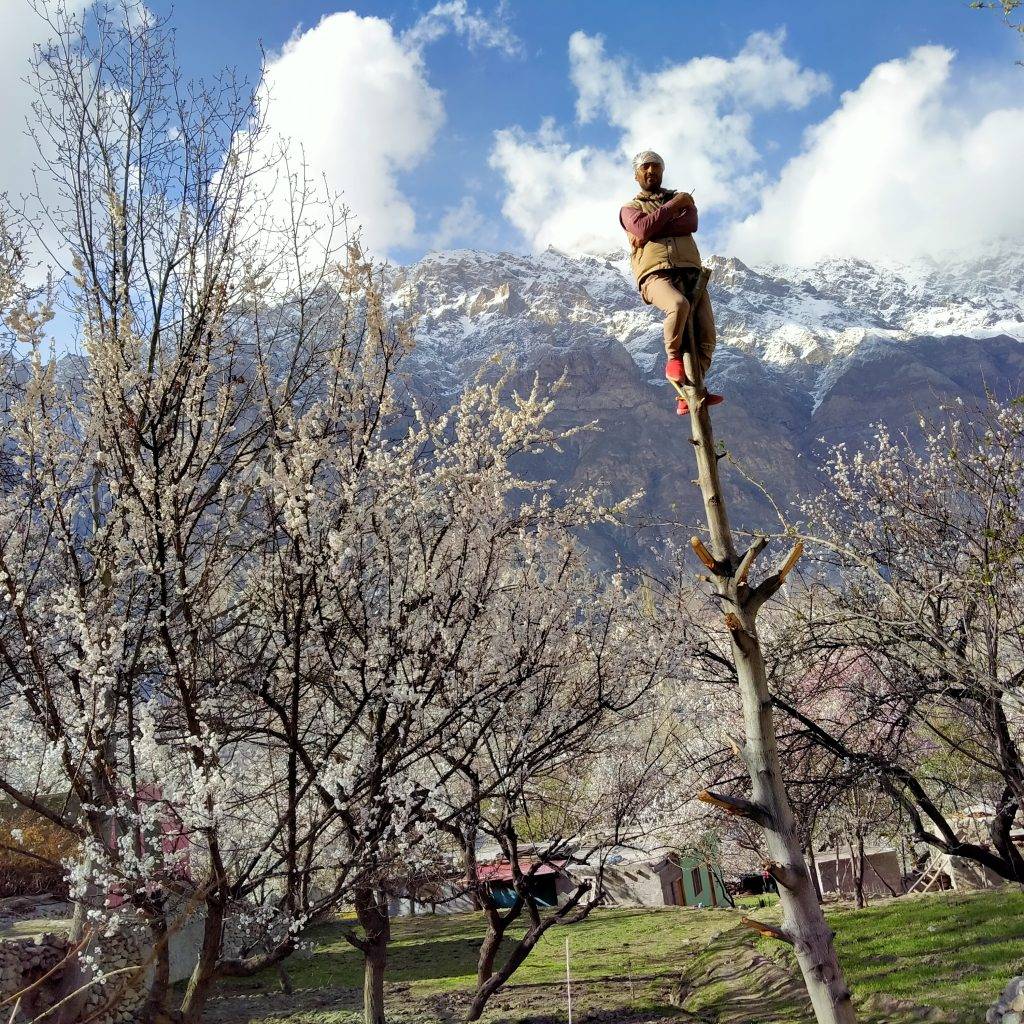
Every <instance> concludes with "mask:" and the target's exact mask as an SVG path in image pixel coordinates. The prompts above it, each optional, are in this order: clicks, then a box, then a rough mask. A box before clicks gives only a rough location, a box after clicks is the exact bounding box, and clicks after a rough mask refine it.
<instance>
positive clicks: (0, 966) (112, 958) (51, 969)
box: [0, 932, 145, 1024]
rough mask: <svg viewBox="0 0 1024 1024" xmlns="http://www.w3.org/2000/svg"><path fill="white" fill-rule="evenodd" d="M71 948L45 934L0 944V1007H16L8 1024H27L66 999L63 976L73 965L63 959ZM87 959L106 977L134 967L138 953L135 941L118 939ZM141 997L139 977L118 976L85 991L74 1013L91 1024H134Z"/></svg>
mask: <svg viewBox="0 0 1024 1024" xmlns="http://www.w3.org/2000/svg"><path fill="white" fill-rule="evenodd" d="M71 948H72V947H71V943H70V941H69V939H68V937H67V936H66V935H62V934H52V933H49V932H44V933H42V934H40V935H36V936H31V937H25V938H7V939H3V940H0V1001H3V1002H4V1003H5V1004H6V1005H8V1006H11V1005H14V1004H15V1003H16V1004H17V1014H16V1016H14V1017H11V1018H10V1019H11V1021H12V1022H18V1021H30V1020H33V1019H35V1018H36V1017H38V1016H40V1015H41V1014H43V1013H45V1011H46V1010H48V1009H49V1008H51V1007H53V1006H55V1005H56V1004H57V1003H58V1002H60V1001H61V1000H62V999H63V998H64V997H65V996H66V995H68V994H69V985H68V982H69V981H70V980H71V976H70V975H67V973H66V972H67V971H68V969H69V965H73V964H74V962H75V959H74V957H69V955H68V954H69V952H70V951H71ZM93 955H94V956H95V959H96V963H97V966H98V968H99V970H100V972H101V973H103V974H107V973H109V972H112V971H116V970H118V969H119V968H124V967H132V966H135V965H137V964H139V963H140V962H141V959H142V956H143V953H142V947H141V944H140V942H139V941H138V940H137V939H136V938H134V937H132V936H130V935H124V934H118V935H116V936H114V937H113V938H106V939H104V940H103V943H102V947H100V948H97V949H96V950H94V951H93ZM143 973H144V972H143ZM84 980H87V979H83V981H84ZM76 984H77V983H74V984H72V985H71V986H70V988H71V989H73V988H74V987H75V986H76ZM144 996H145V993H144V978H143V977H142V976H141V974H140V972H124V973H120V974H117V975H114V976H112V977H109V978H107V979H106V981H98V982H96V983H94V984H92V985H90V986H89V988H88V990H87V992H86V993H85V995H84V998H83V1000H82V1005H81V1007H80V1009H79V1013H80V1015H81V1016H82V1017H83V1018H86V1019H89V1020H90V1021H95V1024H137V1022H139V1021H140V1019H141V1010H142V1003H143V999H144Z"/></svg>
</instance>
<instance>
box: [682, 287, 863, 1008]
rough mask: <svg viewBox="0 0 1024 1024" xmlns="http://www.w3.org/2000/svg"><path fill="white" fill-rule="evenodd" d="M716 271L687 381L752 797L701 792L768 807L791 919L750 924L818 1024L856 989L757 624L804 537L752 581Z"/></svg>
mask: <svg viewBox="0 0 1024 1024" xmlns="http://www.w3.org/2000/svg"><path fill="white" fill-rule="evenodd" d="M710 276H711V272H710V271H709V270H708V269H707V268H706V267H705V268H702V269H701V272H700V275H699V277H698V280H697V285H696V288H695V289H694V294H693V298H692V301H691V303H690V316H689V318H688V319H687V323H686V340H687V349H688V351H687V353H686V355H687V361H688V363H689V365H688V366H687V368H686V370H687V383H686V384H685V385H684V387H685V394H686V400H687V403H688V404H689V406H690V432H691V437H690V441H691V443H692V444H693V451H694V455H695V456H696V459H697V478H698V484H699V486H700V490H701V496H702V498H703V500H704V513H705V517H706V519H707V525H708V534H709V536H710V540H711V548H710V551H708V549H707V547H706V546H705V545H704V544H703V543H702V542H701V543H700V544H699V548H698V544H693V547H694V550H695V551H696V552H697V554H698V556H699V557H700V559H701V561H702V562H703V563H704V564H705V565H706V566H707V567H708V568H709V569H711V570H712V571H713V572H714V574H715V579H714V580H713V582H714V585H715V588H716V590H717V593H718V596H719V597H720V598H721V599H722V600H723V601H724V603H725V609H724V610H725V611H726V613H727V626H728V629H729V636H730V639H731V643H732V656H733V664H734V665H735V667H736V676H737V680H738V683H739V687H740V696H741V699H742V702H743V720H744V729H745V734H746V736H745V742H744V747H743V753H744V760H745V761H746V764H747V768H748V771H749V773H750V782H751V799H750V800H749V801H742V802H741V801H737V800H735V799H734V798H731V797H730V798H728V799H727V798H724V797H720V796H718V795H716V794H711V793H705V794H702V795H701V799H704V800H706V801H707V802H710V803H714V804H716V805H718V806H723V807H724V809H726V810H729V811H731V813H746V815H747V816H748V817H753V815H752V814H751V813H750V812H751V811H754V812H758V813H757V818H758V819H760V820H759V824H760V825H761V828H762V829H763V831H764V837H765V844H766V846H767V848H768V855H769V858H770V860H771V862H772V863H773V864H776V865H786V866H787V869H786V870H785V871H783V872H780V874H781V875H783V877H782V878H780V879H779V880H780V882H781V885H780V889H779V899H780V902H781V905H782V910H783V920H782V927H781V928H775V927H773V926H769V925H765V924H763V923H762V922H750V924H751V926H752V927H755V928H757V929H758V930H759V931H761V933H762V934H771V935H772V937H773V938H779V939H782V940H784V941H786V942H791V943H792V944H793V948H794V951H795V953H796V958H797V961H798V963H799V964H800V971H801V973H802V974H803V978H804V984H805V985H806V987H807V994H808V995H809V997H810V1000H811V1005H812V1007H813V1009H814V1015H815V1018H816V1020H817V1021H818V1024H855V1022H856V1015H855V1014H854V1010H853V1004H852V1003H851V1000H850V990H849V988H848V986H847V984H846V979H845V978H844V976H843V971H842V968H841V967H840V966H839V961H838V958H837V957H836V952H835V946H834V944H833V941H832V931H831V929H830V928H829V926H828V923H827V922H826V920H825V915H824V913H823V912H822V909H821V906H820V905H819V903H818V900H817V896H816V895H815V892H814V888H813V885H812V883H811V879H810V875H809V873H808V871H807V866H806V864H805V862H804V859H803V851H802V848H801V846H800V840H799V837H798V836H797V831H796V825H795V821H794V818H793V810H792V807H791V806H790V803H789V798H788V796H787V794H786V789H785V786H784V785H783V782H782V772H781V767H780V764H779V752H778V744H777V742H776V738H775V723H774V720H773V716H772V701H771V695H770V693H769V690H768V680H767V675H766V672H765V665H764V656H763V653H762V651H761V642H760V639H759V638H758V635H757V628H756V624H755V618H756V615H757V610H758V608H759V607H760V606H761V605H762V604H763V603H764V602H765V601H766V600H767V599H768V598H769V597H770V596H771V595H772V594H774V593H775V592H776V591H778V589H779V588H780V587H781V586H782V584H783V583H784V582H785V579H786V576H787V575H788V574H789V573H790V572H791V571H792V569H793V567H794V566H795V565H796V562H797V560H798V559H799V557H800V554H801V547H800V545H799V544H798V545H796V546H795V547H794V548H793V550H792V551H790V552H789V554H788V556H787V557H786V558H785V560H784V561H783V563H782V565H781V566H780V567H779V569H778V571H777V572H775V573H774V574H773V575H772V576H770V577H769V578H768V579H767V580H765V581H764V582H763V583H762V584H760V586H759V587H757V588H755V589H753V590H751V589H750V588H749V587H748V585H747V581H746V577H747V574H748V573H749V571H750V569H751V567H752V566H753V563H754V561H755V559H756V558H757V556H758V555H759V554H760V553H761V551H762V550H763V549H764V547H765V544H766V543H767V542H766V541H764V538H758V539H757V540H756V541H755V542H754V544H753V545H752V546H751V548H750V549H749V550H748V551H747V552H746V553H745V554H744V555H743V557H742V558H740V557H739V555H738V553H737V551H736V547H735V544H734V541H733V536H732V529H731V527H730V526H729V517H728V512H727V509H726V505H725V499H724V498H723V496H722V489H721V483H720V480H719V476H718V462H719V460H718V458H717V457H716V454H715V437H714V432H713V430H712V427H711V416H710V414H709V412H708V408H707V405H706V403H705V400H704V374H703V372H702V370H701V366H700V360H699V358H698V353H697V349H696V343H695V338H694V330H693V310H694V308H695V307H696V306H697V305H698V304H699V302H700V300H701V298H702V296H703V294H704V292H705V290H706V288H707V283H708V279H709V278H710ZM700 549H703V550H700ZM705 554H707V555H710V556H711V557H710V561H711V563H712V564H711V565H708V560H707V559H705V557H704V556H705ZM741 805H742V810H741V809H740V807H741ZM755 820H757V819H755Z"/></svg>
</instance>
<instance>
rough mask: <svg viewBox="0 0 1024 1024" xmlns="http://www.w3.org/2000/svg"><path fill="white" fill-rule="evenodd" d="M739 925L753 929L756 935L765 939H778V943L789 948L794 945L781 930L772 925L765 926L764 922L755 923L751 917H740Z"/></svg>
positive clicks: (787, 933) (791, 939)
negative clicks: (786, 944)
mask: <svg viewBox="0 0 1024 1024" xmlns="http://www.w3.org/2000/svg"><path fill="white" fill-rule="evenodd" d="M740 924H743V925H746V926H747V927H748V928H753V929H754V931H755V932H757V933H758V935H761V936H763V937H764V938H766V939H778V940H779V942H787V943H789V945H791V946H794V945H796V943H795V942H794V941H793V937H792V936H791V935H790V934H789V932H787V931H784V930H783V929H782V928H776V927H775V925H773V924H767V923H766V922H764V921H755V920H754V918H752V917H741V918H740Z"/></svg>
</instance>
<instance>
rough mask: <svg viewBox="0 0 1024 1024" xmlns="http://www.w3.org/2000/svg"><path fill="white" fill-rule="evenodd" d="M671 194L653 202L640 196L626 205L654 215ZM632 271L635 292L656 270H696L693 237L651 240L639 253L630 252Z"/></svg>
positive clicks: (698, 258)
mask: <svg viewBox="0 0 1024 1024" xmlns="http://www.w3.org/2000/svg"><path fill="white" fill-rule="evenodd" d="M674 194H675V193H672V192H668V193H665V194H664V195H662V196H659V197H658V198H656V199H654V198H651V197H649V196H645V193H643V192H641V193H640V195H638V196H637V197H636V198H635V199H634V200H633V201H632V202H629V203H626V206H631V207H632V208H633V209H634V210H642V211H643V212H644V213H654V212H655V210H657V209H659V208H660V207H661V206H662V204H663V203H667V202H668V200H669V199H671V198H672V196H673V195H674ZM629 261H630V265H631V266H632V267H633V276H634V277H635V278H636V284H637V287H638V288H639V287H640V285H642V284H643V281H644V278H645V277H647V275H648V274H653V273H654V272H655V271H656V270H675V269H676V268H677V267H697V268H698V269H700V265H701V262H700V252H699V250H698V249H697V243H696V242H695V241H694V240H693V235H676V236H675V237H673V238H658V239H652V240H651V241H650V242H648V243H647V244H646V245H644V246H643V247H642V248H640V249H634V250H633V253H632V255H631V256H630V258H629Z"/></svg>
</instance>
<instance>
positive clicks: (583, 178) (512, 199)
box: [491, 32, 828, 252]
mask: <svg viewBox="0 0 1024 1024" xmlns="http://www.w3.org/2000/svg"><path fill="white" fill-rule="evenodd" d="M784 39H785V37H784V34H783V33H782V32H775V33H763V32H757V33H754V34H753V35H751V36H750V38H749V39H748V40H747V42H746V43H745V45H744V46H743V48H742V50H741V51H740V52H739V53H738V54H737V55H736V56H735V57H732V58H729V59H726V58H722V57H697V58H694V59H692V60H689V61H686V62H684V63H681V64H675V65H672V66H669V67H667V68H664V69H662V70H660V71H646V70H644V69H642V68H640V69H638V68H634V67H631V66H630V65H629V64H628V63H627V62H626V61H625V60H623V59H620V58H615V57H609V56H608V55H607V54H606V53H605V49H604V40H603V39H602V38H601V37H600V36H589V35H587V34H586V33H584V32H575V33H573V35H572V37H571V38H570V40H569V62H570V74H571V77H572V81H573V84H574V85H575V86H576V89H577V96H578V98H577V103H576V114H577V119H578V121H579V122H580V123H581V124H586V123H589V122H592V121H595V120H597V119H599V118H601V119H603V120H604V121H605V122H606V123H607V124H608V125H610V126H611V127H613V128H614V129H617V130H618V132H619V139H618V143H617V145H616V148H615V149H613V150H606V149H596V148H591V147H579V146H574V145H572V144H571V143H570V142H569V141H568V139H567V137H566V134H565V131H564V130H563V129H562V128H560V127H559V126H558V125H557V124H556V123H555V122H554V121H551V120H546V121H544V122H543V123H542V124H541V127H540V129H539V130H538V131H537V132H535V133H528V132H526V131H524V130H523V129H522V128H520V127H513V128H508V129H505V130H502V131H499V132H497V133H496V135H495V144H494V148H493V150H492V153H491V165H492V166H493V167H495V168H497V169H498V170H499V171H500V172H501V173H502V174H503V175H504V177H505V180H506V183H507V186H508V194H507V196H506V200H505V203H504V206H503V210H504V212H505V215H506V216H507V217H508V218H509V220H510V221H511V222H512V223H513V224H514V225H515V226H516V227H517V228H519V230H520V231H522V232H523V234H524V235H525V236H526V237H527V239H528V240H529V242H530V244H531V245H533V246H534V247H535V248H543V247H544V246H545V245H548V244H551V245H554V246H556V247H557V248H560V249H564V250H567V251H590V252H593V251H601V250H608V249H610V248H616V247H621V245H622V232H621V229H620V228H619V227H618V225H617V224H616V222H615V218H614V216H609V208H610V207H611V208H613V209H614V208H615V207H616V206H617V205H619V204H620V203H621V201H622V199H623V198H624V197H625V196H627V195H628V194H629V192H630V190H631V189H632V188H633V183H632V170H631V168H630V163H629V161H630V159H631V158H632V155H633V154H634V153H635V152H637V151H638V150H640V149H655V150H657V151H658V152H659V153H660V154H661V155H662V156H663V157H664V158H665V161H666V164H667V174H666V184H674V185H675V186H676V187H694V188H696V190H697V195H698V202H699V204H700V206H701V208H702V210H705V211H706V210H708V209H714V208H718V209H719V210H729V209H737V208H738V209H744V208H746V207H749V203H750V202H751V200H752V199H753V198H754V197H755V196H756V195H757V194H758V192H759V190H760V188H761V186H762V185H763V182H764V178H763V174H762V172H761V170H760V166H759V165H760V157H759V154H758V152H757V150H756V148H755V146H754V143H753V140H752V132H753V128H754V119H755V117H756V115H757V114H758V113H759V112H763V111H766V110H770V109H773V108H777V107H787V108H790V109H797V108H800V107H803V106H805V105H806V104H807V103H808V102H809V101H810V100H811V99H812V98H813V97H814V96H815V95H817V94H819V93H821V92H822V91H824V90H826V89H827V88H828V79H827V78H826V77H825V76H824V75H821V74H819V73H817V72H815V71H811V70H808V69H806V68H803V67H801V66H800V65H799V64H797V63H796V62H795V61H794V60H792V59H791V58H789V57H787V56H786V55H785V53H784V52H783V43H784Z"/></svg>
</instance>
